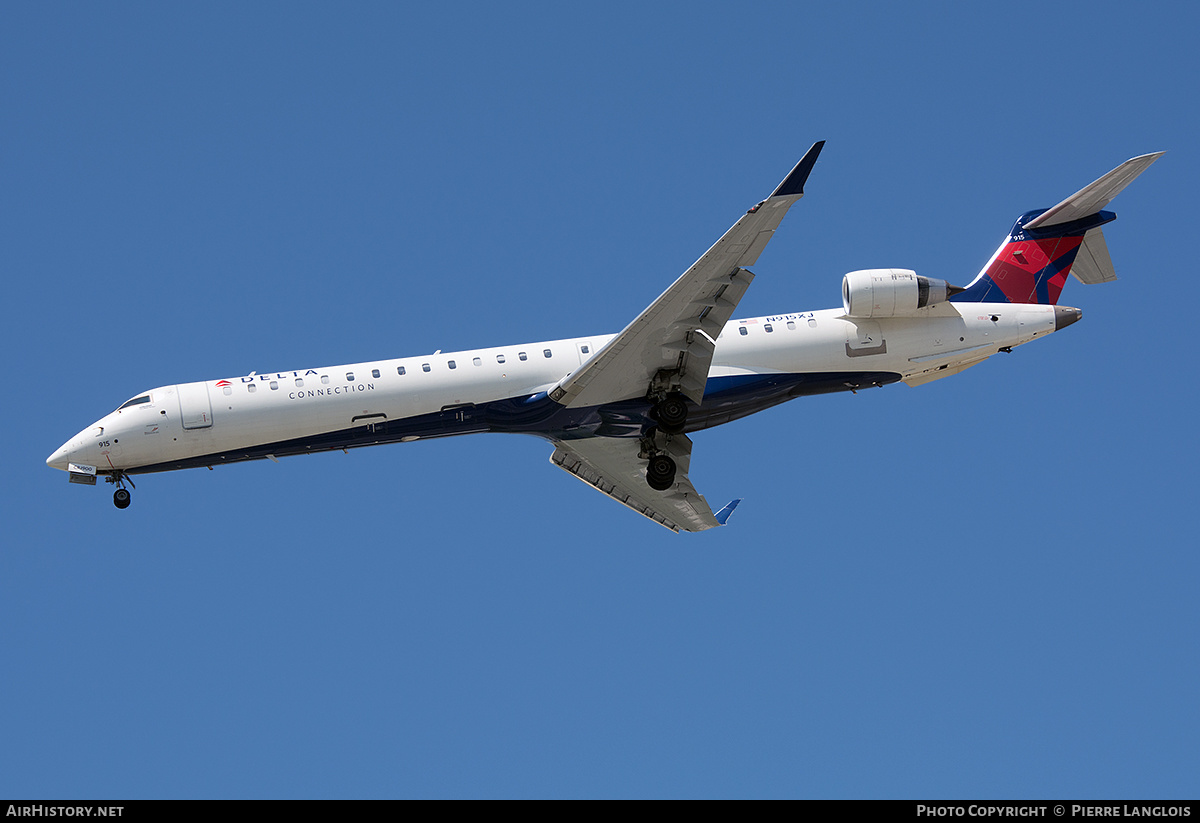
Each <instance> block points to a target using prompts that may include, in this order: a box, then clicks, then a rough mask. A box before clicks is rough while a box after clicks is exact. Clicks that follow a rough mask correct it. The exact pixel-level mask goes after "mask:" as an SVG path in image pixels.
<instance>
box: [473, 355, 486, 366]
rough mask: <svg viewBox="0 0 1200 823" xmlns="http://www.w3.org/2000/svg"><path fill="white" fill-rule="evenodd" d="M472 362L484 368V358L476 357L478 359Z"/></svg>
mask: <svg viewBox="0 0 1200 823" xmlns="http://www.w3.org/2000/svg"><path fill="white" fill-rule="evenodd" d="M471 362H472V363H474V364H475V365H476V366H482V365H483V358H482V357H476V358H475V359H474V360H472V361H471Z"/></svg>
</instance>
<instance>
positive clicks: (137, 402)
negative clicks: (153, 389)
mask: <svg viewBox="0 0 1200 823" xmlns="http://www.w3.org/2000/svg"><path fill="white" fill-rule="evenodd" d="M149 402H150V395H148V394H143V395H142V396H141V397H135V398H133V399H132V400H126V401H125V402H124V403H122V404H121V405H120V406H119V407H118V408H117V411H120V410H121V409H127V408H129V407H130V406H140V405H142V404H143V403H149Z"/></svg>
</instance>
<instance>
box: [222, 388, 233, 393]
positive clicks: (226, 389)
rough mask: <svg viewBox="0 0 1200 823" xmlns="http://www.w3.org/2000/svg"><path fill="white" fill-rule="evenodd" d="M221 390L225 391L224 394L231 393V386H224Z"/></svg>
mask: <svg viewBox="0 0 1200 823" xmlns="http://www.w3.org/2000/svg"><path fill="white" fill-rule="evenodd" d="M222 391H223V392H225V394H233V386H226V387H225V388H224V389H222Z"/></svg>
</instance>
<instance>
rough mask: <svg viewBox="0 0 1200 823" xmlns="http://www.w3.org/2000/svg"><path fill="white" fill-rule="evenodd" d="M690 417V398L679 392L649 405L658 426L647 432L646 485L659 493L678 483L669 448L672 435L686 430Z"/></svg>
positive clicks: (645, 445) (644, 456)
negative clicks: (688, 417)
mask: <svg viewBox="0 0 1200 823" xmlns="http://www.w3.org/2000/svg"><path fill="white" fill-rule="evenodd" d="M687 416H688V404H687V398H685V397H684V396H683V395H682V394H678V393H672V394H668V395H665V396H662V397H661V399H659V401H658V402H657V403H655V404H654V405H653V406H652V407H651V408H650V417H651V418H652V419H653V420H654V422H655V423H656V424H657V425H656V426H655V427H654V428H652V429H650V430H649V431H648V432H646V437H645V438H644V439H643V441H642V454H641V455H640V456H641V457H642V458H644V459H645V460H646V485H647V486H649V487H650V488H652V489H654V490H655V491H657V492H665V491H667V490H668V489H670V488H671V487H672V486H674V485H675V472H676V466H675V460H674V458H672V457H671V455H670V454H668V453H667V447H668V446H669V444H670V442H671V435H674V434H680V433H682V432H683V428H684V426H685V425H687Z"/></svg>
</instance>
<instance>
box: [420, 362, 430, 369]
mask: <svg viewBox="0 0 1200 823" xmlns="http://www.w3.org/2000/svg"><path fill="white" fill-rule="evenodd" d="M421 371H429V364H428V363H422V364H421Z"/></svg>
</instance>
